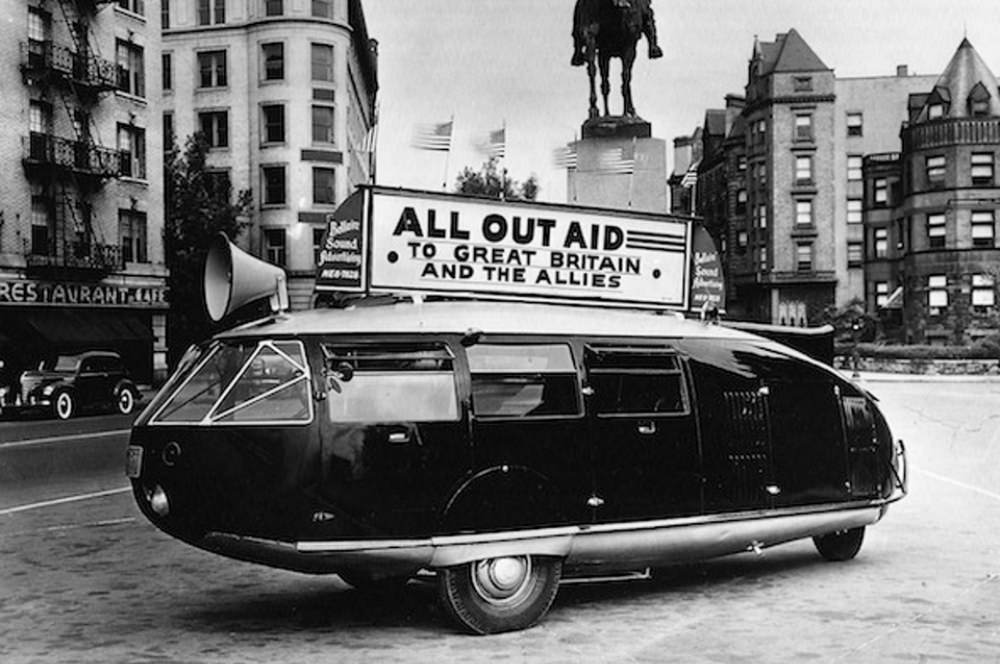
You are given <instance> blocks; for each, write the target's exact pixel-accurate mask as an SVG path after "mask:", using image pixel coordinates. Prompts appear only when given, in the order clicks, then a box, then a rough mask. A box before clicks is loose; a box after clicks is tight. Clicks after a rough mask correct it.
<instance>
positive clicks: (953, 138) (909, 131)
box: [902, 118, 1000, 152]
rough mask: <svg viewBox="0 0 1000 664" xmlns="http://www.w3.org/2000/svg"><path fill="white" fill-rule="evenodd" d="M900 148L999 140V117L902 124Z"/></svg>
mask: <svg viewBox="0 0 1000 664" xmlns="http://www.w3.org/2000/svg"><path fill="white" fill-rule="evenodd" d="M902 133H903V151H904V152H909V151H910V150H919V149H921V148H932V147H936V146H941V145H983V144H987V143H994V144H996V143H1000V118H956V119H953V120H935V121H932V122H926V123H922V124H918V125H909V126H905V127H903V132H902Z"/></svg>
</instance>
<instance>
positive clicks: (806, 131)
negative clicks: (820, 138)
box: [795, 113, 813, 141]
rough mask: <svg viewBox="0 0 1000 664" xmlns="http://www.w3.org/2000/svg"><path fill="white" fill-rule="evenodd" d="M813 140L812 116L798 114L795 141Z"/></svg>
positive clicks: (796, 116)
mask: <svg viewBox="0 0 1000 664" xmlns="http://www.w3.org/2000/svg"><path fill="white" fill-rule="evenodd" d="M812 139H813V125H812V115H810V114H808V113H797V114H796V115H795V140H796V141H811V140H812Z"/></svg>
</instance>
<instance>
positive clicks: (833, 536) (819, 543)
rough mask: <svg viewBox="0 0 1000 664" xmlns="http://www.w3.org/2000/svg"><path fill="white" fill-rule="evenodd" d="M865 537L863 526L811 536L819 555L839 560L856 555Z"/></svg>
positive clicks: (848, 558) (835, 560)
mask: <svg viewBox="0 0 1000 664" xmlns="http://www.w3.org/2000/svg"><path fill="white" fill-rule="evenodd" d="M864 539H865V527H864V526H861V527H860V528H851V529H850V530H839V531H837V532H835V533H830V534H829V535H822V536H820V537H814V538H813V544H815V545H816V550H817V551H819V555H821V556H823V557H824V558H826V559H827V560H831V561H834V562H840V561H844V560H850V559H851V558H853V557H854V556H856V555H858V551H860V550H861V543H862V542H863V541H864Z"/></svg>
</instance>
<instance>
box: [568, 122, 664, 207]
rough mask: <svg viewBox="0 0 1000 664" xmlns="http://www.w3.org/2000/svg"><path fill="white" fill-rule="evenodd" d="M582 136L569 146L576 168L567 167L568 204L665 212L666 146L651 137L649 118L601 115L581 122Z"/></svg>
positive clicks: (659, 140)
mask: <svg viewBox="0 0 1000 664" xmlns="http://www.w3.org/2000/svg"><path fill="white" fill-rule="evenodd" d="M582 136H583V138H582V139H581V140H579V141H574V142H573V143H571V144H570V149H571V150H572V151H573V152H575V154H576V168H575V169H574V168H571V169H569V171H567V176H566V177H567V182H566V196H567V198H568V199H569V200H568V202H569V203H572V204H579V205H587V206H592V207H605V208H614V209H618V210H636V211H640V212H658V213H665V212H667V147H666V146H667V144H666V141H664V140H663V139H660V138H652V130H651V126H650V124H649V123H648V122H646V121H645V120H643V119H641V118H636V117H631V118H629V117H620V116H605V117H599V118H592V119H590V120H587V121H586V122H584V123H583V127H582Z"/></svg>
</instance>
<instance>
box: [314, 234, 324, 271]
mask: <svg viewBox="0 0 1000 664" xmlns="http://www.w3.org/2000/svg"><path fill="white" fill-rule="evenodd" d="M312 230H313V264H315V265H319V255H320V252H322V251H323V240H325V239H326V229H325V228H323V227H322V226H320V227H318V228H313V229H312Z"/></svg>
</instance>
